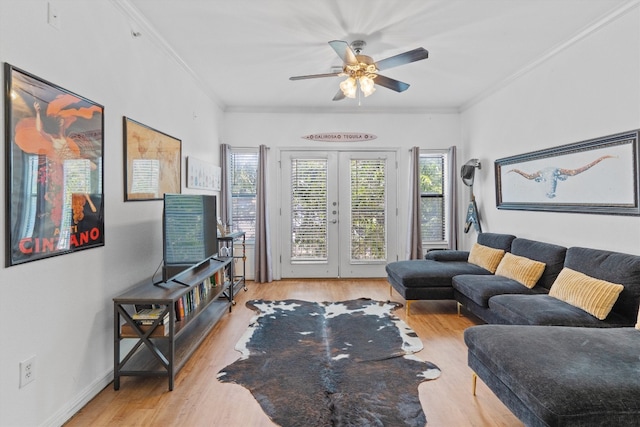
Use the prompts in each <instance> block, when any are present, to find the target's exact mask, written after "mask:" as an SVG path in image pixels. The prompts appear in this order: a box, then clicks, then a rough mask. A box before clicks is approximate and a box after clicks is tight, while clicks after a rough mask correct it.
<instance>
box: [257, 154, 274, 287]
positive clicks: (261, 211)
mask: <svg viewBox="0 0 640 427" xmlns="http://www.w3.org/2000/svg"><path fill="white" fill-rule="evenodd" d="M267 150H268V148H267V147H266V146H265V145H261V146H260V151H259V153H258V173H257V182H256V243H255V255H254V256H255V267H254V268H255V269H254V271H255V278H254V280H255V281H256V282H257V283H264V282H271V281H273V271H272V268H271V249H270V246H271V238H270V237H269V235H270V233H269V216H268V211H269V209H268V206H267V201H268V199H269V196H268V195H267Z"/></svg>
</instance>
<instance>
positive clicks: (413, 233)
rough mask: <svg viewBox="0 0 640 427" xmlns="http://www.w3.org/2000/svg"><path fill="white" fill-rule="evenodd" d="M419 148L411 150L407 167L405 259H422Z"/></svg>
mask: <svg viewBox="0 0 640 427" xmlns="http://www.w3.org/2000/svg"><path fill="white" fill-rule="evenodd" d="M420 219H421V215H420V148H418V147H413V148H412V149H411V161H410V165H409V222H408V224H409V226H408V230H407V231H408V236H407V242H408V243H407V253H406V258H407V259H422V257H423V253H422V237H421V236H422V233H421V229H420Z"/></svg>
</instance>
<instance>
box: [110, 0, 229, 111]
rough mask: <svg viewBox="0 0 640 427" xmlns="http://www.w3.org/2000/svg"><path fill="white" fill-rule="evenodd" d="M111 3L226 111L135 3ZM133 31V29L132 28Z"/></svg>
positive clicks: (115, 0) (118, 0) (218, 99)
mask: <svg viewBox="0 0 640 427" xmlns="http://www.w3.org/2000/svg"><path fill="white" fill-rule="evenodd" d="M110 1H111V3H112V4H113V5H114V6H115V7H116V9H119V10H120V11H121V12H122V13H123V14H124V15H125V16H126V17H128V18H129V19H131V20H132V21H133V22H134V23H135V24H136V25H137V26H139V29H136V30H135V31H136V32H139V33H140V34H141V35H144V36H145V37H147V36H148V37H149V40H151V42H152V43H153V44H155V45H156V46H157V47H158V48H159V49H160V50H161V51H162V52H163V53H164V54H165V55H166V56H167V57H169V58H170V59H172V60H173V61H175V62H176V64H178V66H179V67H181V68H182V69H183V70H185V71H186V72H187V74H189V75H190V76H191V78H193V80H194V81H195V82H196V84H197V85H198V86H200V88H201V89H202V91H203V92H204V93H205V94H206V95H207V96H208V97H209V98H210V99H211V100H212V101H213V102H214V104H216V106H217V107H218V108H219V109H220V110H221V111H225V109H226V108H227V106H226V105H225V104H224V102H222V101H221V100H220V98H219V97H218V96H217V95H216V94H215V92H213V90H212V88H211V87H209V86H208V85H207V84H206V83H205V82H204V81H203V80H202V79H201V78H200V77H199V76H198V74H196V72H195V71H193V69H192V68H191V67H190V66H189V65H188V64H187V63H186V62H184V61H183V60H182V58H181V57H180V55H178V53H177V52H176V51H175V50H174V49H173V48H172V47H171V45H170V44H169V43H168V42H167V41H166V40H165V39H164V38H163V37H162V36H161V35H160V34H159V33H158V32H157V31H156V30H155V29H154V28H153V25H151V23H150V22H149V21H147V19H146V18H145V17H144V16H143V15H142V14H141V13H140V11H139V10H138V9H137V8H136V7H135V6H134V5H133V4H131V2H130V1H129V0H110ZM132 32H133V30H132Z"/></svg>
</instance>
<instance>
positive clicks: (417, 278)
mask: <svg viewBox="0 0 640 427" xmlns="http://www.w3.org/2000/svg"><path fill="white" fill-rule="evenodd" d="M386 270H387V274H388V276H389V280H390V281H392V282H394V283H396V284H401V285H402V286H405V287H408V288H409V287H416V288H420V287H441V286H451V278H452V277H453V276H455V275H457V274H491V272H489V271H487V270H485V269H484V268H482V267H478V266H477V265H473V264H469V263H468V262H466V261H462V262H438V261H433V260H426V259H423V260H420V259H414V260H405V261H396V262H392V263H389V264H387V266H386Z"/></svg>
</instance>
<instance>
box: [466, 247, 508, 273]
mask: <svg viewBox="0 0 640 427" xmlns="http://www.w3.org/2000/svg"><path fill="white" fill-rule="evenodd" d="M503 256H504V251H503V250H502V249H495V248H490V247H489V246H484V245H481V244H479V243H475V244H474V245H473V247H472V248H471V251H470V252H469V258H468V259H467V262H469V263H470V264H475V265H477V266H478V267H482V268H484V269H485V270H489V271H490V272H491V273H495V272H496V268H498V264H500V261H501V260H502V257H503Z"/></svg>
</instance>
